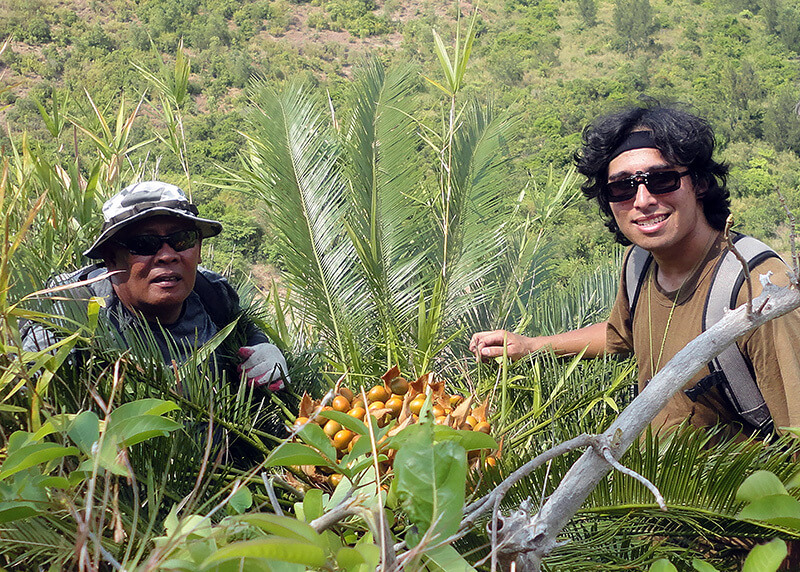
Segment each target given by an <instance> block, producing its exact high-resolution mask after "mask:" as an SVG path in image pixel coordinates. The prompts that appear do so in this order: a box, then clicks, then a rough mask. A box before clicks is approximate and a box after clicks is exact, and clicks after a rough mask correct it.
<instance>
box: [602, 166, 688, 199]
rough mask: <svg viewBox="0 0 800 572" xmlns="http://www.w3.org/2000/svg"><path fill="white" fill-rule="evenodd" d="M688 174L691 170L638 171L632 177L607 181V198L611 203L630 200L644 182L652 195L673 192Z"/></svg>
mask: <svg viewBox="0 0 800 572" xmlns="http://www.w3.org/2000/svg"><path fill="white" fill-rule="evenodd" d="M688 174H689V171H683V172H682V173H681V172H679V171H656V172H655V173H642V172H641V171H636V174H635V175H633V176H632V177H628V178H626V179H620V180H618V181H611V182H608V183H606V198H607V199H608V202H610V203H620V202H622V201H627V200H630V199H632V198H633V197H635V196H636V190H637V189H638V188H639V185H641V184H642V183H644V186H645V187H647V192H649V193H650V194H651V195H663V194H665V193H671V192H672V191H677V190H678V189H679V188H680V187H681V179H682V178H683V177H685V176H686V175H688Z"/></svg>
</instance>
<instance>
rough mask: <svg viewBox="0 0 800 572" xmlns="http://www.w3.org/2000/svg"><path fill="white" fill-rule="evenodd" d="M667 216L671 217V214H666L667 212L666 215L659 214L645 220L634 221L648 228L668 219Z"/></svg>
mask: <svg viewBox="0 0 800 572" xmlns="http://www.w3.org/2000/svg"><path fill="white" fill-rule="evenodd" d="M667 218H669V215H666V214H665V215H659V216H654V217H652V218H648V219H644V220H637V221H634V224H636V225H637V226H640V227H642V228H648V227H651V226H655V225H657V224H659V223H661V222H664V221H665V220H667Z"/></svg>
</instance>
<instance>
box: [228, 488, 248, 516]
mask: <svg viewBox="0 0 800 572" xmlns="http://www.w3.org/2000/svg"><path fill="white" fill-rule="evenodd" d="M228 505H229V506H230V507H231V509H232V510H233V511H234V512H235V513H236V514H242V513H243V512H244V511H246V510H247V509H248V508H250V507H251V506H253V494H252V493H251V492H250V489H248V488H247V485H241V486H240V487H239V489H238V490H237V491H236V492H235V493H233V496H231V498H230V500H228Z"/></svg>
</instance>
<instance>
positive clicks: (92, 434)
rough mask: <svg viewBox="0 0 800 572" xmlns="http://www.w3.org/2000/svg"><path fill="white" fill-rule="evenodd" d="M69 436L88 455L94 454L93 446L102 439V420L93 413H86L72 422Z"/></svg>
mask: <svg viewBox="0 0 800 572" xmlns="http://www.w3.org/2000/svg"><path fill="white" fill-rule="evenodd" d="M67 435H69V438H70V439H72V442H73V443H75V445H77V446H78V448H79V449H80V450H81V451H83V452H84V454H86V455H91V454H92V445H94V444H95V443H96V442H97V440H98V439H99V438H100V419H99V418H98V417H97V415H96V414H95V413H94V412H92V411H84V412H83V413H81V414H80V415H78V416H77V417H75V418H74V419H73V420H72V423H71V424H70V427H69V429H68V430H67Z"/></svg>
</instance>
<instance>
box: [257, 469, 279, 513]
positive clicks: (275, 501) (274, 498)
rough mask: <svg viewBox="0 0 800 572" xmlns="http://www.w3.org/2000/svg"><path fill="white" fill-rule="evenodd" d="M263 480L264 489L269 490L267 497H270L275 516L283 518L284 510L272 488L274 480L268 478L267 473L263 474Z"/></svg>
mask: <svg viewBox="0 0 800 572" xmlns="http://www.w3.org/2000/svg"><path fill="white" fill-rule="evenodd" d="M261 480H262V481H264V488H265V489H267V497H269V502H270V503H272V510H274V511H275V514H277V515H278V516H283V509H282V508H281V505H280V503H279V502H278V497H277V495H276V494H275V489H274V488H273V486H272V479H268V478H267V473H261Z"/></svg>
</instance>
